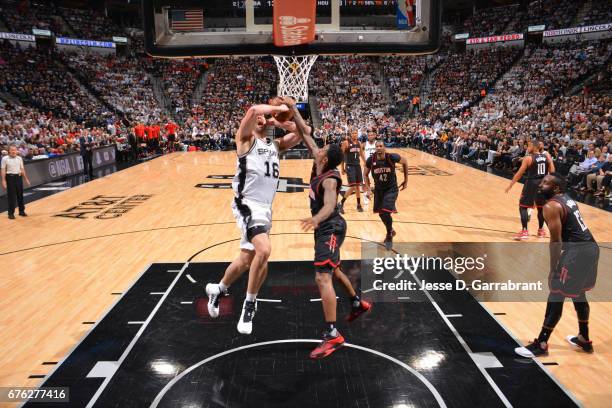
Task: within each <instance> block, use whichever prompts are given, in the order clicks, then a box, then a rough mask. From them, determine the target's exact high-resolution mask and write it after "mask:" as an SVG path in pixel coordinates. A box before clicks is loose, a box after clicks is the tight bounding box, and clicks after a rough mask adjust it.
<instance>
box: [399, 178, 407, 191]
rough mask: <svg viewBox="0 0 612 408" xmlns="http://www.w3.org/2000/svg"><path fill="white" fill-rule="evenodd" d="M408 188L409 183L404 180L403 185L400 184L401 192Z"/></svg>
mask: <svg viewBox="0 0 612 408" xmlns="http://www.w3.org/2000/svg"><path fill="white" fill-rule="evenodd" d="M406 187H408V182H407V181H406V180H404V182H403V183H402V184H400V191H402V190H405V189H406Z"/></svg>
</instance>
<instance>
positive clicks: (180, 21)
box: [170, 9, 204, 31]
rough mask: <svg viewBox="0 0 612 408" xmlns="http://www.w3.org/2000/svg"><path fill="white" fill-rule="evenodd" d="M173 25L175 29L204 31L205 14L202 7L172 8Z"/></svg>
mask: <svg viewBox="0 0 612 408" xmlns="http://www.w3.org/2000/svg"><path fill="white" fill-rule="evenodd" d="M170 17H171V18H172V22H171V27H172V29H173V30H175V31H202V30H203V29H204V14H203V12H202V9H187V10H172V12H171V14H170Z"/></svg>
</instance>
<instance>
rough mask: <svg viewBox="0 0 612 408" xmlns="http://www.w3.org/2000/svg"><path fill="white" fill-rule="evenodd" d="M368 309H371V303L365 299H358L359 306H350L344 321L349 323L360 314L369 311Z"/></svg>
mask: <svg viewBox="0 0 612 408" xmlns="http://www.w3.org/2000/svg"><path fill="white" fill-rule="evenodd" d="M370 309H372V304H371V303H370V302H366V301H365V300H360V301H359V306H357V307H351V313H350V314H349V315H348V316H346V321H347V322H349V323H350V322H352V321H353V320H355V319H357V318H358V317H359V316H361V315H362V314H364V313H367V312H369V311H370Z"/></svg>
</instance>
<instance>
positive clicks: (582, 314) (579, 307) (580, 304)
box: [572, 292, 591, 322]
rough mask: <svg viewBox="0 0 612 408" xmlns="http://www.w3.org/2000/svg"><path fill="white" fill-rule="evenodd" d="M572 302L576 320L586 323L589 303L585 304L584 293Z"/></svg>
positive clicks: (589, 309)
mask: <svg viewBox="0 0 612 408" xmlns="http://www.w3.org/2000/svg"><path fill="white" fill-rule="evenodd" d="M572 300H573V301H574V309H576V314H577V315H578V320H579V321H582V322H587V321H588V320H589V314H590V313H591V308H590V307H589V302H587V299H586V296H585V294H584V292H583V293H582V295H580V296H579V297H577V298H574V299H572Z"/></svg>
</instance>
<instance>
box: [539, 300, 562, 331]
mask: <svg viewBox="0 0 612 408" xmlns="http://www.w3.org/2000/svg"><path fill="white" fill-rule="evenodd" d="M564 300H565V297H563V296H562V295H559V294H556V293H551V294H550V295H549V296H548V303H546V313H545V314H544V325H543V326H544V327H547V328H549V329H554V328H555V326H556V325H557V323H559V320H561V315H562V314H563V301H564Z"/></svg>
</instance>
